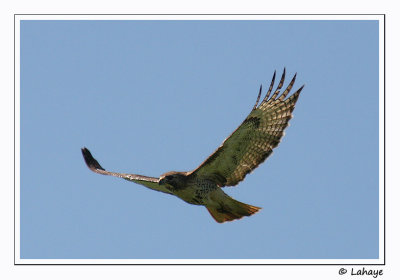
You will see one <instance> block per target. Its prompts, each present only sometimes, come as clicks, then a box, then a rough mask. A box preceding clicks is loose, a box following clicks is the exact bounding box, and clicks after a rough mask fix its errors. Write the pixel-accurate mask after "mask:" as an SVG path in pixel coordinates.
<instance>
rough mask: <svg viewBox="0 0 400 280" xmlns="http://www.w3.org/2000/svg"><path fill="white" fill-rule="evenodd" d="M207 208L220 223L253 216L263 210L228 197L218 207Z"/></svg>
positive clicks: (210, 206) (207, 206)
mask: <svg viewBox="0 0 400 280" xmlns="http://www.w3.org/2000/svg"><path fill="white" fill-rule="evenodd" d="M206 208H207V210H208V212H210V214H211V216H212V217H213V218H214V219H215V220H216V221H217V222H218V223H223V222H229V221H233V220H236V219H240V218H242V217H244V216H251V215H253V214H254V213H256V212H257V211H258V210H260V209H261V207H257V206H253V205H249V204H245V203H242V202H240V201H237V200H235V199H233V198H231V197H230V196H228V195H227V196H226V197H225V198H224V200H223V201H222V202H221V201H220V202H219V203H218V204H217V205H206Z"/></svg>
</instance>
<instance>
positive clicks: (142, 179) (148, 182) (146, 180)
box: [82, 148, 171, 194]
mask: <svg viewBox="0 0 400 280" xmlns="http://www.w3.org/2000/svg"><path fill="white" fill-rule="evenodd" d="M82 155H83V158H84V159H85V162H86V165H87V166H88V167H89V169H90V170H92V171H93V172H96V173H99V174H103V175H110V176H115V177H119V178H122V179H125V180H128V181H132V182H135V183H137V184H141V185H143V186H145V187H148V188H150V189H153V190H156V191H160V192H164V193H169V194H171V192H170V191H169V190H168V189H167V188H165V186H162V185H159V184H158V180H159V179H158V178H154V177H147V176H142V175H136V174H125V173H116V172H110V171H106V170H105V169H104V168H103V167H101V165H100V164H99V162H98V161H97V160H95V159H94V158H93V156H92V154H91V153H90V151H89V150H88V149H87V148H83V149H82Z"/></svg>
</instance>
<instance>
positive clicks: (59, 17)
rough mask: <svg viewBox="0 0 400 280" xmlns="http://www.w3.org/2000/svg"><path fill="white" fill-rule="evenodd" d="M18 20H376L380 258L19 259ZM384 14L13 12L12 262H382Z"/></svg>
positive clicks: (383, 214)
mask: <svg viewBox="0 0 400 280" xmlns="http://www.w3.org/2000/svg"><path fill="white" fill-rule="evenodd" d="M21 20H377V21H379V258H378V259H100V260H99V259H21V258H20V199H19V198H20V21H21ZM384 24H385V16H384V15H372V14H371V15H250V14H249V15H234V14H232V15H230V14H225V15H224V14H221V15H216V14H213V15H178V14H177V15H172V14H171V15H156V14H154V15H150V14H149V15H122V14H120V15H15V16H14V28H15V29H14V32H15V33H14V40H15V42H14V44H15V45H14V47H15V48H14V61H15V65H14V69H15V72H14V80H15V84H14V88H15V96H14V98H15V108H14V110H15V148H14V150H15V167H14V168H15V178H14V180H15V186H14V188H15V190H14V192H15V197H14V203H15V204H14V205H15V212H14V215H15V228H14V230H15V235H14V236H15V240H14V248H15V249H14V250H15V251H14V256H15V259H14V263H15V264H312V265H315V264H334V265H356V264H359V265H367V264H370V265H382V264H385V185H384V184H385V169H384V168H385V165H384V164H385V154H384V151H385V146H384V145H385V142H384V141H385V138H384V136H385V135H384V133H385V127H384V125H385V122H384V116H385V112H384V109H385V103H384V98H385V96H384V95H385V92H384V90H385V61H384V51H385V26H384Z"/></svg>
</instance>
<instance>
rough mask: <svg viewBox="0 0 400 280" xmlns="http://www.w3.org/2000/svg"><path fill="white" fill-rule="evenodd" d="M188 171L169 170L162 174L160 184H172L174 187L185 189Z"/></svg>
mask: <svg viewBox="0 0 400 280" xmlns="http://www.w3.org/2000/svg"><path fill="white" fill-rule="evenodd" d="M186 179H187V177H186V172H175V171H171V172H167V173H165V174H162V175H161V176H160V179H159V180H158V184H159V185H167V186H171V187H172V188H173V189H175V190H176V189H184V188H186Z"/></svg>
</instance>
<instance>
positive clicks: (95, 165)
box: [81, 147, 105, 170]
mask: <svg viewBox="0 0 400 280" xmlns="http://www.w3.org/2000/svg"><path fill="white" fill-rule="evenodd" d="M81 151H82V155H83V159H84V160H85V163H86V165H87V166H88V167H89V169H91V170H95V169H100V170H105V169H104V168H103V167H101V165H100V164H99V162H98V161H97V160H95V159H94V157H93V156H92V153H91V152H90V151H89V149H88V148H86V147H83V148H82V149H81Z"/></svg>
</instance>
